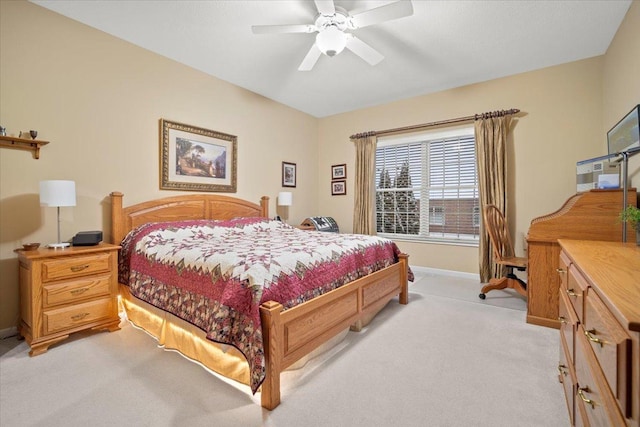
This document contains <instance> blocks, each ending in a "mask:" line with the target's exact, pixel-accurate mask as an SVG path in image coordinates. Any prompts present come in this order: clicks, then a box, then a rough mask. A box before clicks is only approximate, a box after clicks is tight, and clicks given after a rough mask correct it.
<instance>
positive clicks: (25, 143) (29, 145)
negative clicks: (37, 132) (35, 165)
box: [0, 136, 49, 159]
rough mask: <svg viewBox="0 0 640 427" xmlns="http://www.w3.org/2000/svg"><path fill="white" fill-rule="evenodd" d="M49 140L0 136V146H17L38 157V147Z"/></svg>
mask: <svg viewBox="0 0 640 427" xmlns="http://www.w3.org/2000/svg"><path fill="white" fill-rule="evenodd" d="M48 143H49V141H39V140H37V139H26V138H18V137H15V136H0V147H8V148H17V149H20V150H30V151H33V156H34V157H35V158H36V159H39V158H40V147H42V146H43V145H47V144H48Z"/></svg>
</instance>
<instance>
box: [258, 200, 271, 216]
mask: <svg viewBox="0 0 640 427" xmlns="http://www.w3.org/2000/svg"><path fill="white" fill-rule="evenodd" d="M260 208H261V209H260V216H262V217H263V218H269V196H262V197H261V198H260Z"/></svg>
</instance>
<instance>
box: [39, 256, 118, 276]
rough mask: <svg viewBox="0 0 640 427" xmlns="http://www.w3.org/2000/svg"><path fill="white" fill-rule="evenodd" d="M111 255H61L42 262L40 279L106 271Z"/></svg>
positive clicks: (108, 267)
mask: <svg viewBox="0 0 640 427" xmlns="http://www.w3.org/2000/svg"><path fill="white" fill-rule="evenodd" d="M110 259H111V255H110V254H108V253H101V254H93V255H84V256H74V257H61V258H56V259H52V260H47V261H44V262H43V263H42V281H43V282H51V281H53V280H59V279H66V278H72V277H80V276H86V275H88V274H95V273H102V272H108V271H109V269H110Z"/></svg>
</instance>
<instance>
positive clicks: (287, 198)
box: [278, 191, 293, 223]
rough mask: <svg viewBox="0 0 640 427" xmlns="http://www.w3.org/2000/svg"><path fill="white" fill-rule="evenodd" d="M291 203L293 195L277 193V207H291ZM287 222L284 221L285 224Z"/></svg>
mask: <svg viewBox="0 0 640 427" xmlns="http://www.w3.org/2000/svg"><path fill="white" fill-rule="evenodd" d="M292 203H293V193H291V192H290V191H281V192H279V193H278V206H291V204H292ZM286 222H287V221H286V220H285V223H286Z"/></svg>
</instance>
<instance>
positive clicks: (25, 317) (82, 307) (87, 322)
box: [16, 243, 120, 356]
mask: <svg viewBox="0 0 640 427" xmlns="http://www.w3.org/2000/svg"><path fill="white" fill-rule="evenodd" d="M118 249H120V246H116V245H110V244H107V243H101V244H99V245H96V246H72V247H69V248H65V249H48V248H43V249H39V250H35V251H25V250H17V251H16V252H17V253H18V260H19V264H20V267H19V268H20V272H19V277H20V313H21V318H22V319H21V321H20V326H19V329H18V331H19V332H20V335H22V336H23V337H24V338H25V339H26V341H27V343H28V344H29V345H30V346H31V351H30V352H29V355H30V356H37V355H39V354H42V353H44V352H46V351H47V350H48V349H49V346H50V345H52V344H55V343H57V342H60V341H62V340H65V339H67V338H68V337H69V334H72V333H74V332H79V331H82V330H85V329H94V330H98V329H108V330H109V331H111V332H113V331H117V330H118V329H120V326H118V325H119V323H120V318H119V317H118Z"/></svg>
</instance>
